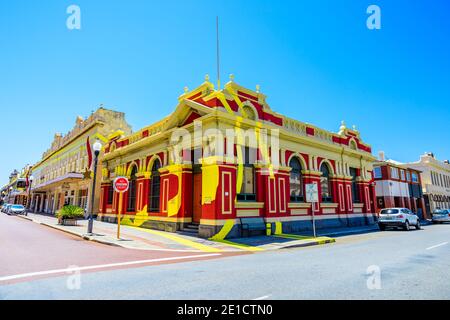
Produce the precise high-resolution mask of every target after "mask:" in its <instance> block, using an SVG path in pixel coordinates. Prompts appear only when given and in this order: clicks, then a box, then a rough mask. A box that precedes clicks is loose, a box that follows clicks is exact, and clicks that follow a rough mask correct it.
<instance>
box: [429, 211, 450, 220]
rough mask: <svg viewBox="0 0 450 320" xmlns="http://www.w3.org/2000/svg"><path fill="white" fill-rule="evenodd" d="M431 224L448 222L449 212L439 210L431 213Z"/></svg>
mask: <svg viewBox="0 0 450 320" xmlns="http://www.w3.org/2000/svg"><path fill="white" fill-rule="evenodd" d="M432 221H433V223H444V222H450V210H448V209H441V210H435V211H433V218H432Z"/></svg>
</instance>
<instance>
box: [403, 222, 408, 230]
mask: <svg viewBox="0 0 450 320" xmlns="http://www.w3.org/2000/svg"><path fill="white" fill-rule="evenodd" d="M403 228H404V229H405V231H409V221H408V220H406V222H405V225H404V226H403Z"/></svg>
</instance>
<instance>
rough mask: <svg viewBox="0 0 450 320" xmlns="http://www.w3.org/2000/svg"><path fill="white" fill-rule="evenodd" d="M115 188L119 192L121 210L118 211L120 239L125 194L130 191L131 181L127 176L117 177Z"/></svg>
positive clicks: (118, 237)
mask: <svg viewBox="0 0 450 320" xmlns="http://www.w3.org/2000/svg"><path fill="white" fill-rule="evenodd" d="M113 186H114V190H115V191H116V192H117V193H119V210H118V213H117V239H119V240H120V219H121V215H122V202H123V194H124V193H125V192H127V191H128V188H129V187H130V182H129V181H128V179H127V178H126V177H117V178H115V179H114V182H113Z"/></svg>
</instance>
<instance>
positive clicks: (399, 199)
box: [373, 152, 429, 219]
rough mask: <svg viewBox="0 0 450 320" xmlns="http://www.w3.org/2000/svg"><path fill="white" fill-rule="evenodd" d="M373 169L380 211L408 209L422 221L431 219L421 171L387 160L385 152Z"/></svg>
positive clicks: (381, 153)
mask: <svg viewBox="0 0 450 320" xmlns="http://www.w3.org/2000/svg"><path fill="white" fill-rule="evenodd" d="M373 167H374V168H373V172H374V178H375V183H376V189H375V190H376V195H377V207H378V209H384V208H393V207H401V208H408V209H410V210H411V211H413V212H416V213H417V214H418V216H419V217H420V218H421V219H427V218H429V215H427V212H426V207H425V201H424V197H423V192H422V185H421V175H420V173H421V172H420V171H419V170H417V169H412V168H410V167H409V166H408V165H406V164H403V163H399V162H397V161H393V160H385V159H384V153H383V152H380V157H379V161H377V162H375V163H374V164H373Z"/></svg>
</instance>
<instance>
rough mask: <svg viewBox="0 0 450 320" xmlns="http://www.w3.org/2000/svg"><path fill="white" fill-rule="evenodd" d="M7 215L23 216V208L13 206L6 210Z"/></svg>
mask: <svg viewBox="0 0 450 320" xmlns="http://www.w3.org/2000/svg"><path fill="white" fill-rule="evenodd" d="M7 213H8V214H24V213H25V207H24V206H22V205H20V204H13V205H11V206H10V207H9V209H8V212H7Z"/></svg>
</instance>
